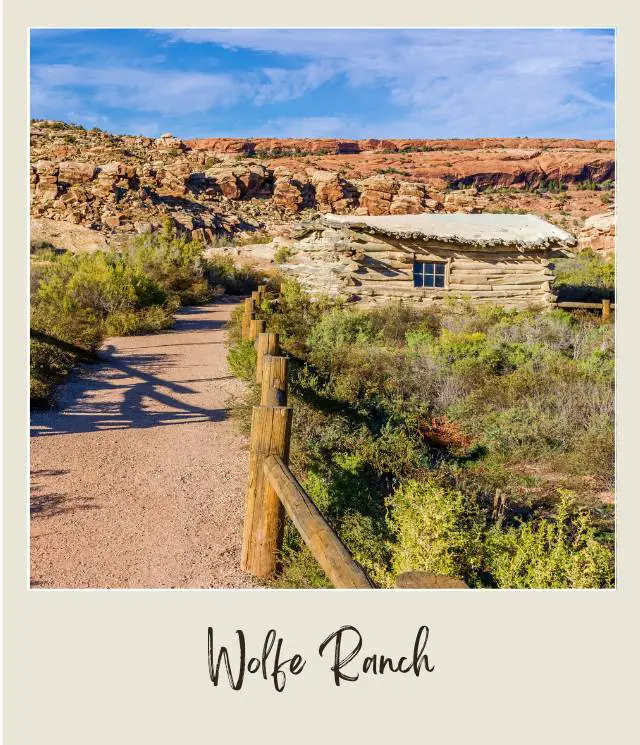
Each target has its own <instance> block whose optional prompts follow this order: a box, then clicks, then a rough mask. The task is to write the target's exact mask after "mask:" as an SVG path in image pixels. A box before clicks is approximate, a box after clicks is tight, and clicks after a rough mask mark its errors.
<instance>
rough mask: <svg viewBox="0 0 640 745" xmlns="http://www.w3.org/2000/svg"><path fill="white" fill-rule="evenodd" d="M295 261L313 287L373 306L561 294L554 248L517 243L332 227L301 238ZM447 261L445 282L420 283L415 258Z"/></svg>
mask: <svg viewBox="0 0 640 745" xmlns="http://www.w3.org/2000/svg"><path fill="white" fill-rule="evenodd" d="M294 249H295V250H296V251H297V254H296V256H295V259H293V260H292V261H291V262H290V263H288V264H286V265H283V266H282V269H283V270H284V271H286V272H288V273H290V274H293V275H294V276H296V277H297V278H298V279H299V280H300V281H301V283H302V284H303V285H304V286H305V287H306V288H307V289H309V290H311V291H316V292H318V293H323V294H329V295H345V296H347V297H349V298H351V299H352V300H354V301H358V302H361V303H362V304H365V305H375V304H379V303H384V302H387V301H388V300H390V299H395V298H403V299H406V300H409V301H414V302H416V303H421V304H430V303H437V302H441V301H442V300H444V299H445V298H446V297H449V296H457V297H461V298H466V299H469V300H471V301H475V302H479V303H486V302H492V301H495V303H496V304H499V305H504V306H507V307H539V306H542V305H545V304H547V303H549V302H550V301H552V300H553V295H552V294H551V292H550V284H549V283H550V281H551V279H553V274H552V273H551V271H550V270H549V268H548V264H549V258H550V252H549V251H540V250H539V251H520V250H518V249H517V248H516V247H515V246H505V247H501V248H500V249H492V250H484V251H483V250H472V249H470V248H469V247H467V246H462V245H455V244H452V243H439V242H437V241H430V242H424V241H407V240H398V239H395V238H385V240H384V241H382V240H381V239H380V238H379V236H375V237H373V236H368V235H366V234H364V235H363V234H356V235H353V234H352V235H351V236H350V237H349V238H346V236H345V233H344V232H342V231H333V230H330V231H324V232H322V233H318V234H317V235H315V236H311V237H310V238H308V239H306V240H302V241H299V242H298V243H297V244H296V245H295V246H294ZM414 260H415V261H443V262H446V264H447V271H446V283H445V284H446V286H445V288H434V289H432V288H416V287H414V286H413V262H414Z"/></svg>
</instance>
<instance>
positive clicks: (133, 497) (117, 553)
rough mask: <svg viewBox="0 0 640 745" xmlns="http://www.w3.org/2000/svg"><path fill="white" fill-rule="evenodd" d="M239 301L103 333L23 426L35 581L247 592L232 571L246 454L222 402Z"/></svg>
mask: <svg viewBox="0 0 640 745" xmlns="http://www.w3.org/2000/svg"><path fill="white" fill-rule="evenodd" d="M234 307H235V303H234V302H233V301H230V300H227V301H226V302H222V303H219V304H216V305H211V306H207V307H202V308H190V309H184V310H183V311H181V312H180V313H179V314H178V316H177V323H176V326H175V328H174V329H173V330H172V331H171V332H168V333H164V334H158V335H153V336H138V337H131V336H130V337H122V338H115V339H109V340H108V341H107V343H106V344H105V347H104V349H103V351H102V352H101V355H100V356H101V362H100V363H98V364H95V365H88V366H86V367H84V368H83V369H82V370H81V371H80V372H79V373H77V374H75V375H74V376H73V377H72V379H71V380H69V382H68V383H67V384H65V385H64V386H63V387H62V389H61V391H60V406H59V409H58V410H57V411H51V412H34V414H33V415H32V418H31V490H32V493H31V583H32V586H33V587H250V586H251V585H252V583H251V579H250V578H249V576H248V575H246V574H244V573H243V572H241V570H240V544H241V527H242V514H243V502H244V489H245V484H246V477H247V461H248V454H247V450H246V439H245V437H244V436H243V435H241V434H240V433H239V431H238V428H237V425H236V424H235V423H234V422H233V421H232V420H231V419H230V418H229V412H228V407H229V403H230V401H231V399H232V398H233V397H234V396H239V395H240V394H241V393H242V384H241V383H240V382H239V381H238V380H236V379H235V378H233V377H232V376H231V375H230V373H229V370H228V368H227V364H226V347H225V344H224V341H225V337H226V332H225V330H224V325H225V322H226V321H227V319H228V318H229V315H230V313H231V311H232V310H233V308H234Z"/></svg>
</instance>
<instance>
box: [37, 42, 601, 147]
mask: <svg viewBox="0 0 640 745" xmlns="http://www.w3.org/2000/svg"><path fill="white" fill-rule="evenodd" d="M155 33H156V34H161V35H162V36H163V37H164V38H165V39H166V40H167V44H166V45H165V47H164V48H163V50H162V51H163V52H167V54H161V55H150V56H148V57H147V58H146V60H144V61H143V60H140V59H135V60H133V61H132V63H131V64H130V65H127V64H125V63H123V62H122V61H121V58H122V55H119V54H117V51H118V48H117V47H116V49H115V52H116V53H114V56H113V59H112V60H111V62H108V61H107V62H104V60H105V59H107V60H108V59H109V57H108V50H107V49H106V48H100V50H99V54H98V52H96V54H98V56H97V57H96V58H95V59H93V60H92V61H91V62H88V63H87V64H86V65H84V64H80V63H76V64H39V65H34V66H33V68H32V91H31V97H32V105H33V111H34V114H35V115H40V114H41V113H42V114H43V115H46V116H54V115H57V116H60V117H62V118H64V116H65V112H68V111H80V110H87V111H89V110H90V108H91V107H92V106H93V107H94V108H97V109H100V108H101V107H102V108H104V107H109V108H117V109H129V110H131V111H132V112H133V113H134V115H135V112H140V115H141V117H142V118H143V120H146V118H148V117H146V116H145V114H154V115H157V116H158V118H159V119H160V118H161V117H173V118H176V119H178V118H179V119H184V117H185V116H186V115H189V114H192V115H196V114H199V115H201V117H203V120H204V117H206V116H207V115H209V114H214V113H215V112H216V111H218V110H219V111H222V110H228V109H231V108H232V107H234V106H243V105H244V106H247V107H248V106H251V105H253V106H259V107H268V106H269V105H277V104H282V103H284V102H288V101H294V100H300V99H302V98H303V97H305V96H306V97H307V100H310V99H311V97H310V96H309V94H310V93H311V92H313V91H315V90H317V89H318V88H320V87H321V86H323V85H325V84H329V83H331V82H337V81H338V79H339V80H340V81H341V82H342V83H344V82H345V81H346V84H347V85H348V86H351V87H352V88H361V89H363V88H366V89H368V90H370V91H371V99H372V101H374V102H375V108H374V110H373V112H372V113H371V114H370V115H369V118H368V119H367V120H365V119H364V117H363V116H361V115H359V114H357V113H356V114H355V117H358V118H359V120H358V119H357V118H354V114H353V113H352V111H353V108H352V106H351V102H350V101H349V97H348V95H347V96H345V95H344V89H342V90H340V94H339V95H337V96H336V99H335V100H336V103H335V104H334V108H331V107H330V105H327V108H326V111H320V112H319V114H320V115H317V114H318V111H317V108H316V109H315V110H313V114H314V115H308V116H307V115H306V113H307V111H309V109H308V108H306V109H305V112H304V113H305V116H301V117H300V116H298V117H296V116H291V117H288V118H285V117H278V116H277V115H276V116H274V114H273V113H269V114H264V118H265V119H268V121H267V122H266V123H264V124H262V123H261V121H260V118H259V116H260V114H259V113H257V112H255V113H254V114H249V115H247V116H242V117H240V118H239V121H238V126H240V121H242V122H246V121H251V119H252V118H253V119H254V120H255V122H256V123H255V128H256V129H260V130H261V132H263V133H264V134H273V135H274V136H276V134H280V136H295V135H294V134H292V133H293V132H294V131H295V132H300V133H301V134H300V135H299V136H311V137H313V136H323V134H322V133H325V136H337V137H345V136H352V137H357V136H362V137H366V136H374V137H393V136H395V137H464V136H507V135H518V134H521V135H525V134H526V135H534V134H536V133H538V134H540V133H542V134H544V133H545V132H555V131H559V130H560V129H562V128H564V127H566V128H567V130H568V131H570V130H571V122H572V121H573V122H574V124H576V125H577V126H579V127H580V129H579V132H580V134H581V136H589V132H596V131H597V132H607V130H609V131H610V130H611V128H612V120H613V104H612V103H611V101H610V98H611V96H610V93H609V94H608V95H604V97H603V96H602V94H601V93H600V91H601V90H603V89H604V90H605V91H610V88H611V80H612V76H613V45H614V39H613V36H612V35H611V34H606V33H597V32H596V33H594V32H589V33H587V32H584V31H578V30H540V31H536V30H531V29H523V30H517V29H516V30H509V29H504V30H500V29H495V30H478V31H476V30H472V29H455V30H437V29H422V30H421V29H412V30H406V29H405V30H402V29H399V30H394V29H389V30H386V29H384V30H383V29H370V30H349V29H324V30H322V29H276V30H268V29H255V30H251V29H236V30H220V29H218V30H216V29H210V30H206V29H192V30H162V31H160V30H159V31H157V32H155ZM173 42H189V43H194V44H215V45H218V46H224V47H227V48H229V49H234V50H238V51H240V52H242V51H243V50H244V51H248V52H259V53H263V54H260V56H259V57H258V56H256V57H254V58H251V61H252V62H254V64H255V66H254V67H253V68H251V67H250V66H248V65H246V64H245V61H244V60H243V64H242V65H241V66H238V67H237V69H229V68H227V69H225V70H224V71H220V72H218V71H215V72H207V71H199V70H198V69H196V70H191V71H189V70H177V69H168V68H167V67H166V65H168V64H169V63H170V62H171V59H172V58H173V54H172V50H171V49H170V46H171V44H172V43H173ZM76 43H79V42H77V40H76ZM265 54H269V55H271V56H270V57H269V58H268V64H265V63H264V61H263V58H264V55H265ZM84 55H85V58H87V59H91V57H90V55H89V57H87V56H86V55H87V50H86V49H85V51H84ZM160 65H164V66H163V67H161V66H160ZM361 100H362V99H360V101H361ZM263 110H264V108H263ZM288 110H290V107H289V109H288ZM45 112H46V113H45ZM277 113H278V114H279V113H280V111H278V112H277ZM147 125H149V123H148V122H147ZM162 126H163V125H162V124H158V127H159V128H162ZM268 126H273V127H275V128H279V129H278V131H277V132H276V131H275V130H274V131H273V132H266V130H265V128H266V127H268ZM345 126H346V127H352V128H353V131H347V130H345ZM151 129H152V128H151V126H150V125H149V126H146V127H145V130H146V131H151ZM305 132H308V133H309V134H306V135H305ZM247 134H248V132H247ZM591 136H596V135H594V134H591Z"/></svg>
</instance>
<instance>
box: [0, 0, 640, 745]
mask: <svg viewBox="0 0 640 745" xmlns="http://www.w3.org/2000/svg"><path fill="white" fill-rule="evenodd" d="M592 7H597V10H596V11H595V12H594V11H592V10H591V8H592ZM448 8H450V9H449V10H448ZM490 8H491V10H490ZM5 13H6V24H5V32H4V42H5V66H4V82H5V91H6V92H5V96H6V99H5V130H4V132H5V141H4V146H5V148H4V154H5V168H4V189H5V190H4V195H5V235H4V239H5V241H4V247H5V252H4V268H5V275H4V298H3V302H4V322H5V329H4V332H5V336H4V338H5V350H4V352H5V375H4V382H5V391H4V394H5V406H6V417H5V425H4V435H5V461H4V462H5V473H4V488H5V492H4V494H5V504H4V518H5V529H4V538H5V587H6V589H5V593H6V595H5V608H6V611H5V613H6V616H5V660H6V673H5V696H6V700H5V722H6V725H5V726H6V733H5V734H6V738H5V742H6V743H8V744H10V745H23V744H24V745H32V744H35V743H45V742H46V743H51V744H52V745H55V744H57V743H64V744H65V745H76V744H78V745H80V744H81V743H82V745H86V744H87V743H91V744H92V745H98V744H99V743H109V744H110V745H111V744H112V743H123V744H128V743H153V744H154V745H156V744H157V745H160V744H164V743H172V744H174V745H175V744H177V743H189V744H192V743H207V742H214V741H220V740H222V741H223V742H224V741H227V740H229V739H233V741H235V742H241V743H244V742H250V741H253V740H255V741H259V742H264V743H276V742H277V743H289V742H292V743H293V742H304V743H308V742H311V743H315V742H318V743H319V742H329V741H332V742H336V743H343V742H357V743H360V742H368V743H386V742H394V741H397V740H398V739H399V738H403V739H404V738H408V739H410V740H415V741H428V740H433V741H437V742H440V743H467V742H473V743H479V742H480V743H485V742H486V743H493V744H494V745H495V744H496V743H503V742H504V743H507V742H509V743H511V742H516V743H529V742H531V743H534V742H535V743H561V742H567V743H574V742H575V743H578V742H579V743H603V742H615V743H626V742H631V741H632V732H634V729H632V719H631V717H632V710H631V701H632V698H631V697H632V694H633V688H637V678H636V677H635V671H634V667H633V665H632V662H633V660H632V656H633V655H634V654H637V642H636V640H635V638H634V634H635V629H634V628H632V625H633V627H635V625H636V624H637V616H635V617H634V608H633V606H632V603H633V602H634V601H636V600H637V581H636V579H635V574H634V571H633V569H632V566H633V564H634V560H635V565H636V567H637V559H638V540H637V526H638V522H637V517H638V493H637V489H636V483H635V478H634V477H635V476H636V474H637V463H638V455H637V452H638V445H639V437H638V432H637V427H636V426H634V424H635V422H637V421H638V420H639V419H640V417H639V413H640V412H639V410H638V409H639V407H638V393H637V391H638V386H637V384H636V379H637V374H636V370H637V369H638V362H639V361H640V357H639V351H638V347H639V344H638V330H637V329H638V319H640V314H639V307H638V290H637V285H638V281H637V277H638V275H639V274H640V260H639V258H638V257H639V255H640V253H639V251H640V249H638V246H637V245H636V244H637V235H636V234H635V231H633V232H632V221H633V220H634V219H637V213H638V207H637V204H636V201H637V179H638V174H639V173H640V167H639V165H640V164H639V163H638V147H637V114H638V101H637V85H636V82H637V80H636V78H637V70H638V69H640V67H639V65H638V51H637V50H638V48H639V47H640V39H639V38H638V33H637V31H636V30H635V28H637V23H634V20H635V19H634V18H633V17H632V16H631V15H630V11H626V12H623V11H622V10H621V9H620V8H619V7H618V6H616V7H614V6H613V4H612V3H609V4H602V3H598V4H596V3H588V2H585V1H584V0H583V1H582V2H568V0H563V2H562V3H559V2H557V0H555V1H554V2H542V1H540V0H539V1H538V2H536V3H534V4H531V8H530V9H528V10H527V11H526V12H525V11H523V9H522V7H521V4H519V3H514V2H509V3H502V2H493V3H491V5H490V6H489V5H488V4H487V3H482V4H481V3H477V2H462V1H461V0H458V1H457V2H456V3H455V4H438V6H437V7H435V8H434V6H433V5H431V4H427V3H425V2H424V1H423V0H420V1H415V2H412V3H410V2H408V1H405V2H398V1H396V2H394V3H392V4H391V5H386V6H385V7H384V8H380V7H378V8H376V7H374V6H373V4H372V3H366V2H360V3H358V4H356V3H355V2H351V3H344V2H339V1H337V0H331V1H329V0H324V2H322V3H321V4H316V5H307V4H302V3H293V2H290V1H289V2H287V3H284V2H282V1H280V2H278V3H277V7H276V4H275V3H271V4H269V3H264V2H263V3H254V2H252V3H248V2H246V0H245V2H243V3H241V4H240V3H238V4H233V3H229V4H227V5H226V6H225V8H218V7H216V6H215V5H214V3H212V2H201V3H196V2H193V1H191V2H188V3H187V2H181V3H179V4H175V3H169V4H166V6H164V7H162V6H161V4H160V3H159V2H157V0H144V1H143V0H136V2H134V3H133V2H124V1H122V0H110V2H108V3H101V4H100V5H99V6H98V7H94V6H93V5H91V4H89V3H86V2H82V3H80V2H73V3H72V2H70V1H68V0H65V1H64V2H62V1H61V0H58V2H50V1H49V2H43V1H42V0H30V1H29V3H28V7H27V4H26V3H18V2H17V1H16V0H13V1H11V2H9V1H7V3H6V5H5ZM248 23H250V24H251V25H254V26H271V27H278V26H322V25H328V24H331V23H333V24H334V25H341V26H362V25H369V26H372V25H380V26H412V25H413V26H416V25H418V26H447V25H467V26H491V25H515V26H518V25H529V26H532V25H535V26H560V25H564V26H617V27H618V79H619V105H618V127H619V128H618V143H619V158H620V161H619V163H620V166H619V182H618V200H617V201H618V209H619V215H620V222H619V238H618V246H619V266H618V277H619V278H618V302H619V305H618V308H619V310H618V315H619V320H618V349H619V352H618V355H619V368H618V369H619V374H618V386H619V398H618V412H619V416H618V438H619V449H618V457H619V490H618V498H619V512H618V541H619V543H618V545H619V552H618V589H617V590H615V591H600V592H598V591H595V592H589V591H564V592H562V591H560V592H535V591H534V592H509V591H475V592H464V591H463V592H458V591H404V592H401V591H390V592H387V591H377V592H375V591H374V592H359V593H358V592H349V591H326V592H321V591H315V592H314V591H310V592H296V591H279V592H276V591H270V592H265V591H229V592H226V591H71V592H67V591H42V590H40V591H38V590H36V591H30V590H29V589H28V543H27V540H28V507H27V490H28V481H27V480H28V396H27V384H26V382H27V351H28V350H27V345H26V338H27V325H28V320H27V298H28V277H27V271H28V258H27V226H28V221H27V206H28V205H27V200H28V181H27V168H26V163H27V158H28V112H27V99H26V97H27V81H28V67H27V27H28V26H29V25H34V26H62V25H77V26H126V25H129V26H146V27H150V26H177V25H180V26H241V25H246V24H248ZM634 69H635V71H634ZM634 138H636V141H635V143H634ZM345 623H351V624H354V625H356V626H357V627H358V628H359V629H360V630H361V632H362V633H363V635H364V637H365V649H366V650H368V651H371V652H373V651H378V652H384V653H386V654H400V653H409V652H410V651H411V645H412V640H413V637H414V636H415V632H416V629H417V627H418V626H419V625H420V624H423V623H426V624H428V625H429V626H430V627H431V639H430V642H429V650H430V659H431V661H432V662H433V663H434V664H435V665H436V671H435V672H434V673H432V674H430V675H423V676H421V677H420V678H417V679H416V678H415V677H413V676H409V675H404V676H385V677H373V676H368V677H364V678H363V679H362V680H361V681H360V682H359V683H357V684H349V685H346V684H345V685H343V686H341V687H340V688H339V689H337V688H335V687H334V685H333V682H332V679H331V674H330V671H329V664H328V662H327V661H326V660H321V659H320V658H319V657H318V656H317V647H318V645H319V644H320V642H321V641H322V640H323V639H324V638H325V637H326V636H327V635H328V634H329V633H330V632H331V631H333V630H335V629H336V628H337V627H339V626H340V625H343V624H345ZM209 625H212V626H214V628H215V629H216V632H217V637H216V638H217V639H218V640H219V641H222V640H223V639H225V640H228V641H229V642H231V641H232V640H233V638H234V636H235V635H234V631H235V629H236V628H243V629H244V630H245V631H246V632H247V635H248V639H249V643H250V645H251V644H252V643H253V645H255V646H254V648H255V649H256V652H257V651H258V648H259V646H260V645H261V643H262V640H263V637H264V634H265V632H266V631H267V629H268V628H270V627H274V628H276V629H277V630H278V631H279V632H280V633H281V634H282V635H283V636H284V637H285V645H286V646H285V650H288V651H290V652H291V653H293V652H300V653H302V654H304V655H305V657H307V658H308V660H309V661H308V663H307V668H306V669H305V671H304V672H303V673H302V675H301V676H299V677H297V678H293V679H291V680H290V681H289V684H288V685H287V688H286V691H285V693H284V694H276V693H275V692H274V691H273V689H272V688H271V686H270V685H269V684H267V683H265V682H263V681H262V680H261V679H260V678H255V676H252V677H251V678H250V679H249V680H248V681H247V683H246V684H245V687H244V688H243V690H242V691H241V692H239V693H236V692H233V691H230V690H229V688H228V687H227V686H226V685H224V686H221V687H219V688H214V687H213V686H212V685H211V684H210V682H209V680H208V674H207V659H206V643H207V639H206V636H207V626H209ZM636 669H637V668H636Z"/></svg>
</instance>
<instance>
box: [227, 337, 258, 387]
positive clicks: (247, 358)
mask: <svg viewBox="0 0 640 745" xmlns="http://www.w3.org/2000/svg"><path fill="white" fill-rule="evenodd" d="M227 361H228V362H229V367H230V369H231V372H232V373H233V374H234V375H235V376H236V377H237V378H241V379H242V380H253V379H254V378H255V373H256V350H255V347H254V344H253V342H252V341H249V340H248V339H245V340H242V341H239V342H238V343H237V344H235V345H234V346H233V347H232V348H231V349H230V350H229V354H228V355H227Z"/></svg>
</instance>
